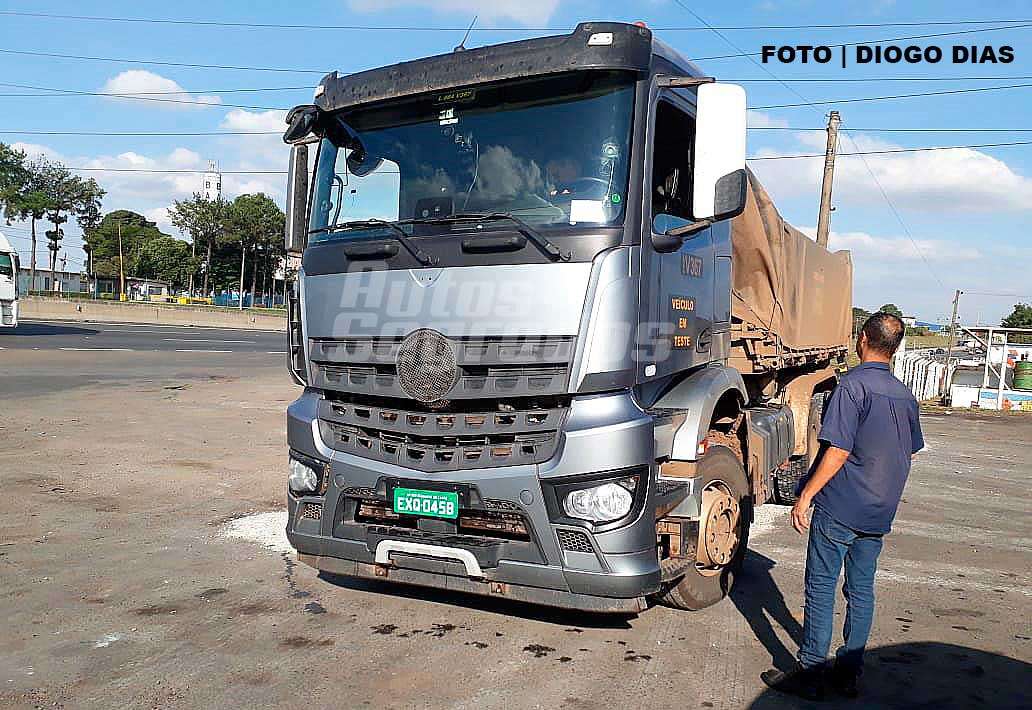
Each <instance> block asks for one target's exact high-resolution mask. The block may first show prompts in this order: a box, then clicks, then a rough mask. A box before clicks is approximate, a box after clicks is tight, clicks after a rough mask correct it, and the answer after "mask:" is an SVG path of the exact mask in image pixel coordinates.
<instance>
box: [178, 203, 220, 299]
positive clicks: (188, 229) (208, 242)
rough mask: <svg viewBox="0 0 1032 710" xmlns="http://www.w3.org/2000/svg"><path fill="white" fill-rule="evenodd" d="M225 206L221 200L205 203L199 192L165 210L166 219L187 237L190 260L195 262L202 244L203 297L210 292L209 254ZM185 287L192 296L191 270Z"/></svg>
mask: <svg viewBox="0 0 1032 710" xmlns="http://www.w3.org/2000/svg"><path fill="white" fill-rule="evenodd" d="M227 207H228V203H227V202H226V201H225V200H223V199H222V198H221V197H220V198H218V199H216V200H206V199H204V196H203V195H201V193H199V192H195V193H194V194H193V197H191V198H190V199H189V200H176V202H175V203H174V204H173V205H172V207H170V208H169V209H168V216H169V219H170V220H172V224H174V225H175V226H176V227H177V228H178V229H180V230H182V231H183V232H185V233H186V234H189V235H190V241H191V242H192V245H191V247H190V255H191V258H192V261H195V257H196V256H197V245H198V244H204V245H205V247H206V249H207V252H208V254H207V257H206V259H205V262H204V264H205V266H204V287H203V288H204V295H205V296H207V295H208V294H209V293H211V291H210V290H209V288H208V285H209V282H210V277H211V275H212V252H213V250H214V247H215V246H216V244H217V242H218V240H219V236H220V235H221V233H222V229H223V223H224V221H225V218H226V209H227ZM188 288H189V292H190V295H191V296H192V295H193V291H194V271H191V273H190V280H189V287H188Z"/></svg>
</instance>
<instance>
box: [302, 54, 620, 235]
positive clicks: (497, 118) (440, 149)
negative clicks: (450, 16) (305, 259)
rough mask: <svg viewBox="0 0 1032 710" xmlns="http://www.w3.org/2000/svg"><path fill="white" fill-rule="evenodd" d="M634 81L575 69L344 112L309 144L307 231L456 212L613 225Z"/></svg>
mask: <svg viewBox="0 0 1032 710" xmlns="http://www.w3.org/2000/svg"><path fill="white" fill-rule="evenodd" d="M633 87H634V85H633V82H632V79H631V78H630V77H629V76H628V75H621V74H615V73H605V72H595V73H591V74H583V73H582V74H574V75H566V76H563V77H559V78H553V79H548V80H542V79H537V80H534V81H531V82H522V83H509V84H505V85H501V86H494V87H475V88H470V89H460V90H455V91H450V92H447V93H444V94H437V95H431V96H428V97H423V98H420V99H417V100H414V101H407V102H404V103H397V104H393V105H390V106H387V107H385V108H384V107H381V108H368V109H359V110H356V111H353V112H351V113H349V114H346V115H343V116H341V119H342V120H343V121H345V122H346V127H345V128H340V129H339V130H335V126H334V125H333V124H331V126H330V128H329V129H328V130H327V137H326V138H324V139H323V141H322V145H321V147H320V149H319V161H318V165H317V167H316V170H315V176H314V180H313V183H314V184H313V200H312V219H311V228H312V230H313V234H312V237H311V241H313V242H315V241H321V240H326V239H341V238H345V239H352V238H356V237H365V236H380V235H381V234H382V233H383V229H377V228H375V227H371V226H370V225H356V226H360V227H361V229H349V230H347V231H337V232H334V231H332V229H333V227H334V225H340V224H344V223H348V222H355V221H359V220H370V219H380V220H390V221H394V220H412V219H416V220H418V219H432V218H435V217H447V216H450V215H455V214H463V213H492V214H493V213H505V214H512V215H515V216H518V217H519V218H520V219H521V220H523V221H524V222H526V223H527V224H531V225H534V226H535V227H539V226H555V227H559V226H565V227H567V228H568V227H570V226H571V225H576V224H596V225H597V224H617V223H620V222H621V221H622V220H623V212H624V198H625V193H626V190H627V173H628V166H629V162H630V161H629V159H630V155H629V153H630V141H631V121H632V110H633V106H634V88H633ZM504 224H505V223H504V222H500V225H502V226H504ZM466 226H467V227H468V224H467V225H466ZM440 228H441V227H439V226H438V227H437V229H440ZM458 228H462V226H461V225H459V227H458Z"/></svg>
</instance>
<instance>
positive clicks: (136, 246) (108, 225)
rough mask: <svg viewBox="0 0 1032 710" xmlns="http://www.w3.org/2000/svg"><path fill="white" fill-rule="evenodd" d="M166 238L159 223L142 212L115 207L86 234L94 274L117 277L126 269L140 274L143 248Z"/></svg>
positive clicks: (131, 272) (129, 272) (130, 272)
mask: <svg viewBox="0 0 1032 710" xmlns="http://www.w3.org/2000/svg"><path fill="white" fill-rule="evenodd" d="M119 231H121V242H122V249H121V254H120V253H119ZM162 237H169V235H167V234H165V233H164V232H162V231H161V230H160V229H158V227H157V224H156V223H154V222H152V221H150V220H149V219H147V218H146V217H144V216H143V215H142V214H138V213H136V212H131V211H130V210H115V211H113V212H109V213H107V214H106V215H104V217H103V218H102V219H101V220H100V222H99V223H98V224H97V226H96V227H95V228H93V229H92V230H91V231H90V233H89V234H88V235H86V243H87V245H88V246H89V250H90V253H91V254H92V256H93V271H94V273H95V274H96V275H98V276H108V277H113V276H118V275H119V273H121V272H122V271H124V272H125V273H127V274H134V275H136V274H137V272H138V270H139V260H140V255H141V252H142V250H143V247H144V246H145V245H146V244H147V243H148V242H151V241H153V240H155V239H159V238H162ZM169 238H170V237H169ZM184 244H185V242H184ZM152 256H153V255H152ZM139 275H142V274H139ZM154 278H161V280H163V281H167V280H169V279H167V278H164V277H154Z"/></svg>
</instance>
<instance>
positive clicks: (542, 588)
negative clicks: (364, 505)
mask: <svg viewBox="0 0 1032 710" xmlns="http://www.w3.org/2000/svg"><path fill="white" fill-rule="evenodd" d="M318 401H319V394H318V393H317V392H315V391H312V390H309V391H306V392H305V393H304V394H303V395H302V396H301V397H300V398H299V399H298V400H297V401H295V402H294V403H293V404H292V405H291V406H290V407H289V409H288V415H287V423H288V441H289V444H290V447H291V449H293V450H295V451H297V452H298V453H300V454H302V455H304V456H308V457H311V458H314V459H318V460H319V461H322V462H325V463H327V464H328V465H327V467H326V475H327V477H328V478H327V481H326V488H325V492H324V494H323V495H313V496H295V495H294V494H292V493H288V511H289V519H288V524H287V537H288V539H289V540H290V542H291V544H292V545H293V546H294V547H295V548H296V549H297V551H298V554H299V559H301V561H303V562H305V563H307V564H310V565H311V566H313V567H316V568H317V569H320V570H323V571H326V572H329V573H333V574H344V575H350V576H359V577H371V578H378V579H386V580H390V581H397V582H401V583H406V584H416V585H422V586H429V587H437V588H441V589H448V590H455V591H463V592H470V593H475V594H489V595H496V596H503V597H507V598H511V599H518V600H522V601H528V602H533V603H538V604H544V605H549V606H559V607H566V608H575V609H584V610H591V611H607V612H637V611H641V610H642V609H644V608H645V598H646V597H647V596H648V595H650V594H653V593H655V592H656V591H658V589H659V586H660V570H659V562H658V557H657V554H656V533H655V520H654V516H653V515H651V514H650V511H653V510H655V506H656V503H657V500H656V498H657V495H658V494H657V493H656V486H655V483H654V480H653V479H654V471H653V469H652V468H651V465H650V464H651V462H652V461H654V454H653V449H654V443H653V422H652V418H651V417H649V416H648V415H646V414H645V413H644V412H642V411H641V410H640V409H639V408H638V407H637V406H636V405H635V404H634V403H633V401H632V400H631V398H630V396H629V395H627V394H615V395H598V396H589V397H581V398H577V399H575V400H574V401H573V403H572V405H571V409H570V413H569V416H568V418H567V421H566V424H565V426H564V429H563V433H562V440H561V443H560V445H559V448H558V450H557V452H556V455H555V456H554V457H553V458H552V459H551V460H550V461H548V462H545V463H543V464H526V465H518V466H507V467H494V468H482V469H474V470H465V471H454V472H440V473H423V472H419V471H414V470H411V469H408V468H404V467H401V466H397V465H394V464H390V463H385V462H380V461H375V460H371V459H365V458H362V457H359V456H355V455H352V454H348V453H344V452H340V451H334V450H332V449H330V448H329V447H327V446H326V445H325V444H324V443H323V442H322V440H321V439H320V435H319V426H318V416H317V410H318V406H317V405H318ZM629 469H635V470H638V471H640V472H642V475H641V478H640V484H639V485H641V486H644V487H645V490H644V493H643V494H642V495H641V496H639V497H638V500H637V501H636V506H635V510H634V512H632V515H631V516H629V518H628V519H627V520H626V521H622V522H620V523H619V524H616V525H615V526H614V525H610V526H603V527H599V528H593V527H592V526H591V525H590V524H587V523H582V522H579V521H575V520H570V519H566V518H563V517H562V516H561V514H560V515H557V513H556V506H555V503H554V500H553V501H552V502H551V504H549V496H550V495H551V494H552V493H551V491H552V489H551V485H552V484H553V483H556V482H566V481H570V480H586V479H590V478H592V477H596V476H597V477H599V478H607V477H612V475H613V472H614V471H622V470H629ZM395 482H404V483H405V485H416V486H418V485H420V484H422V485H424V486H426V487H430V488H432V487H439V486H447V485H450V484H466V485H468V490H469V495H468V500H467V503H466V505H468V506H469V507H470V509H471V510H470V512H471V513H477V512H480V513H485V512H490V511H491V510H505V511H507V512H508V513H509V514H512V515H518V516H519V517H520V518H521V519H522V521H523V525H524V527H525V530H526V532H527V535H526V536H525V537H524V538H523V539H512V538H511V537H509V538H506V537H500V536H494V535H492V534H491V533H489V532H483V533H482V534H480V533H478V534H469V532H468V531H459V530H457V529H456V528H455V526H454V525H453V524H451V523H449V522H447V521H440V520H436V519H420V521H419V522H418V524H417V526H416V527H400V526H394V525H392V524H390V523H389V522H385V523H382V524H381V523H370V522H368V521H366V522H361V521H359V520H356V511H357V509H358V505H359V504H360V503H361V501H362V500H367V501H369V500H373V501H376V500H379V501H386V500H387V497H388V494H389V490H390V486H391V485H393V484H394V483H395ZM550 511H551V512H550Z"/></svg>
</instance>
